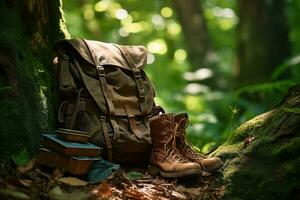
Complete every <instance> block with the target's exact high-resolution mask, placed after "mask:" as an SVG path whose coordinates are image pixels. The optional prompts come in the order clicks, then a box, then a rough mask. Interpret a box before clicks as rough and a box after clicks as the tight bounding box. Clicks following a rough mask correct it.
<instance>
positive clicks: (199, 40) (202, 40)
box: [174, 0, 211, 71]
mask: <svg viewBox="0 0 300 200" xmlns="http://www.w3.org/2000/svg"><path fill="white" fill-rule="evenodd" d="M174 7H175V9H176V12H177V15H178V18H179V21H180V23H181V26H182V28H183V33H184V36H185V40H186V42H187V50H188V56H189V60H190V62H191V64H192V70H193V71H196V70H197V69H199V68H203V67H207V65H208V64H209V54H210V51H211V48H210V40H209V37H208V33H207V28H206V23H205V19H204V16H203V10H202V7H201V4H200V3H199V1H197V0H189V1H185V0H175V1H174Z"/></svg>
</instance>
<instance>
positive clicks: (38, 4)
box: [0, 0, 65, 157]
mask: <svg viewBox="0 0 300 200" xmlns="http://www.w3.org/2000/svg"><path fill="white" fill-rule="evenodd" d="M60 7H61V3H60V1H59V0H52V1H45V0H30V1H29V0H26V1H23V0H14V1H10V0H0V19H1V20H0V27H1V31H0V113H1V114H0V131H1V133H0V141H1V145H0V152H1V155H0V157H7V156H9V155H11V154H12V153H15V152H18V151H20V150H22V149H23V148H26V149H27V150H29V151H31V152H32V151H34V150H36V149H37V147H38V144H39V139H40V133H41V132H42V131H47V130H51V129H52V128H53V125H54V103H53V102H54V96H55V92H54V87H53V84H52V82H53V76H52V72H53V70H52V61H51V60H52V51H51V46H52V45H53V44H54V42H55V41H57V40H58V39H60V38H64V37H65V34H64V31H63V29H62V28H63V27H62V26H63V20H62V15H61V11H60Z"/></svg>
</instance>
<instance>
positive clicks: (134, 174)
mask: <svg viewBox="0 0 300 200" xmlns="http://www.w3.org/2000/svg"><path fill="white" fill-rule="evenodd" d="M127 176H128V178H129V179H130V180H136V179H140V178H143V177H144V174H142V173H140V172H136V171H131V172H128V173H127Z"/></svg>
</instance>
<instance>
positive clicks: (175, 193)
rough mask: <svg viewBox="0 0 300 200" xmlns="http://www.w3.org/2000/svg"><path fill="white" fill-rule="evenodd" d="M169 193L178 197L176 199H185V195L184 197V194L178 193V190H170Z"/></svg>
mask: <svg viewBox="0 0 300 200" xmlns="http://www.w3.org/2000/svg"><path fill="white" fill-rule="evenodd" d="M171 195H172V196H173V197H176V198H178V199H187V197H186V196H185V195H183V194H180V193H179V192H176V191H175V190H174V191H172V193H171Z"/></svg>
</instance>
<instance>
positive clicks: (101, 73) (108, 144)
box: [82, 39, 118, 161]
mask: <svg viewBox="0 0 300 200" xmlns="http://www.w3.org/2000/svg"><path fill="white" fill-rule="evenodd" d="M82 41H83V42H84V43H85V45H86V46H87V49H88V50H89V53H90V55H91V57H92V59H93V62H94V64H95V66H96V69H97V73H98V78H99V82H100V86H101V89H102V93H103V95H104V98H105V101H106V104H107V106H108V111H109V115H114V114H115V109H114V105H113V103H112V101H111V100H110V98H109V94H108V89H107V83H106V79H105V70H104V67H103V66H102V65H100V63H99V60H98V59H97V58H96V56H95V54H94V53H93V51H92V49H91V48H90V47H89V45H88V43H87V42H86V41H85V40H84V39H82ZM100 120H101V125H102V132H103V136H104V139H105V143H106V148H107V154H108V159H109V160H110V161H112V145H111V141H110V138H109V134H108V129H107V127H106V124H105V121H106V118H105V117H104V116H100ZM109 120H110V121H111V124H112V126H113V129H114V136H115V137H117V136H116V135H117V132H118V131H117V129H118V128H117V127H115V126H116V123H114V122H113V120H112V119H109Z"/></svg>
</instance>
